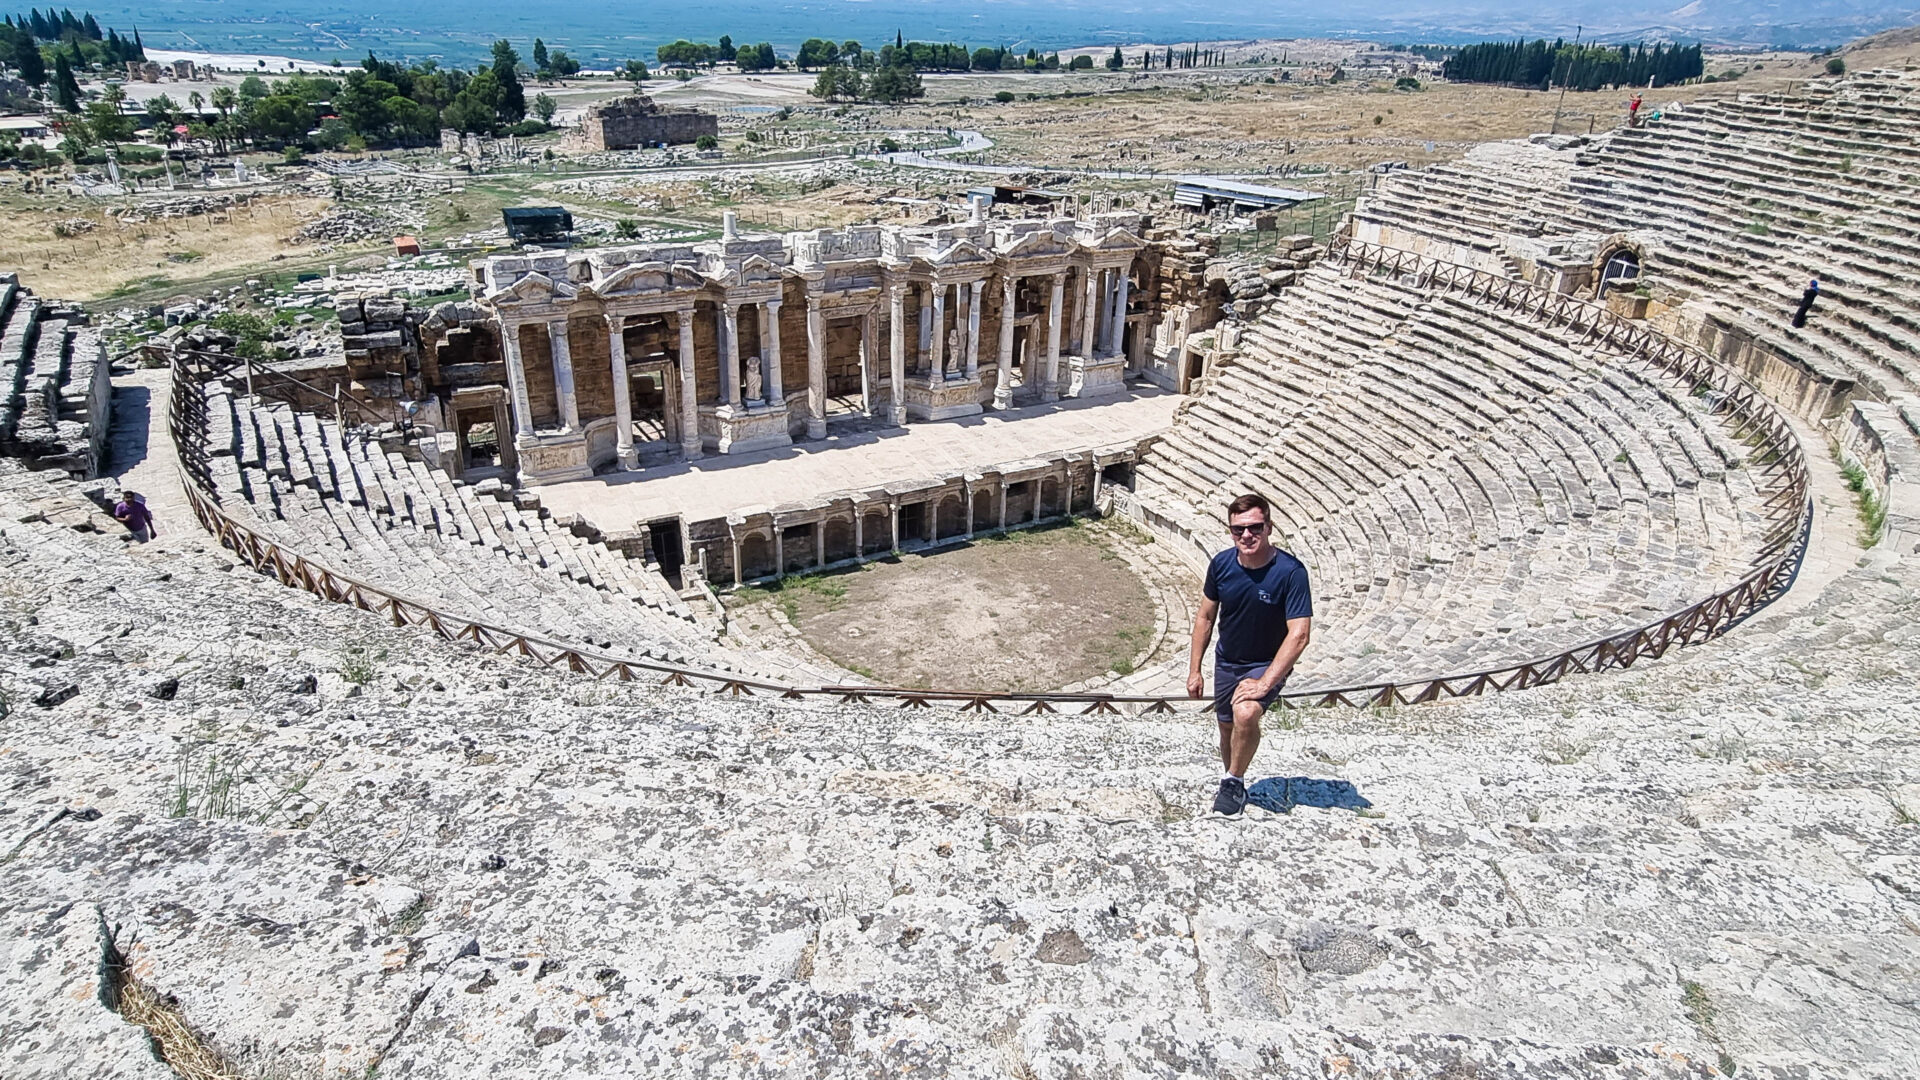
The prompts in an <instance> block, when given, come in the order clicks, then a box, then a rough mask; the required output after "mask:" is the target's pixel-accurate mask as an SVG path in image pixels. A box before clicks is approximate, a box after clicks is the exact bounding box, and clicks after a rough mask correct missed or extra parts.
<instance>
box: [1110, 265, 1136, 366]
mask: <svg viewBox="0 0 1920 1080" xmlns="http://www.w3.org/2000/svg"><path fill="white" fill-rule="evenodd" d="M1116 273H1118V274H1119V275H1120V282H1119V285H1118V287H1117V288H1115V289H1114V297H1113V354H1114V355H1115V356H1118V355H1120V350H1122V349H1124V348H1126V347H1127V290H1128V289H1130V288H1132V287H1133V279H1132V278H1131V277H1129V276H1128V275H1127V268H1126V267H1124V266H1123V267H1121V268H1120V269H1119V270H1118V271H1116Z"/></svg>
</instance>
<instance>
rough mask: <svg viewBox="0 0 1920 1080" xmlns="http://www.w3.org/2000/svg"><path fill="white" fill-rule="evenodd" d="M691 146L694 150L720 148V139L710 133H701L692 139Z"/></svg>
mask: <svg viewBox="0 0 1920 1080" xmlns="http://www.w3.org/2000/svg"><path fill="white" fill-rule="evenodd" d="M693 146H694V149H696V150H718V149H719V148H720V140H719V139H716V138H714V137H713V136H711V135H702V136H700V137H699V138H697V139H695V140H693Z"/></svg>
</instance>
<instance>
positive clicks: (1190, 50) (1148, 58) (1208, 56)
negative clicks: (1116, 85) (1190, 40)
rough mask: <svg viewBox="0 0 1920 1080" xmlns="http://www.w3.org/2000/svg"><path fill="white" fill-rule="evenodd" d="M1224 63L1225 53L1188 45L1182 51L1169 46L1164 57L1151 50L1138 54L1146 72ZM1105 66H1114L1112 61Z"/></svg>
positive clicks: (1117, 51) (1115, 51) (1222, 64)
mask: <svg viewBox="0 0 1920 1080" xmlns="http://www.w3.org/2000/svg"><path fill="white" fill-rule="evenodd" d="M1113 52H1114V55H1115V56H1118V55H1119V54H1120V50H1119V49H1118V48H1117V47H1116V48H1115V49H1114V50H1113ZM1226 62H1227V54H1226V53H1224V52H1222V51H1220V50H1219V49H1203V48H1201V47H1200V46H1199V45H1197V44H1195V45H1189V46H1187V47H1186V48H1184V49H1178V50H1176V49H1175V48H1174V47H1173V46H1171V45H1169V46H1167V51H1166V53H1165V55H1162V56H1158V57H1156V56H1155V55H1154V54H1153V51H1152V50H1151V49H1149V50H1148V51H1146V52H1143V53H1141V54H1140V67H1141V68H1142V69H1144V70H1147V71H1151V70H1153V69H1154V68H1155V67H1156V66H1158V67H1162V68H1168V69H1172V68H1198V67H1222V66H1224V65H1225V64H1226ZM1107 66H1108V67H1113V66H1114V65H1113V63H1112V61H1108V63H1107ZM1114 70H1116V71H1117V70H1119V69H1118V68H1114Z"/></svg>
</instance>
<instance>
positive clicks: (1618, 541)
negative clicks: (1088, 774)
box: [1137, 266, 1764, 688]
mask: <svg viewBox="0 0 1920 1080" xmlns="http://www.w3.org/2000/svg"><path fill="white" fill-rule="evenodd" d="M1239 353H1240V355H1239V356H1238V357H1237V358H1236V359H1234V360H1233V361H1232V362H1231V363H1228V364H1225V365H1223V366H1221V367H1220V368H1219V369H1218V370H1217V371H1216V372H1214V373H1212V374H1211V375H1210V376H1209V379H1208V382H1207V385H1206V388H1205V390H1204V392H1203V393H1201V394H1200V395H1199V396H1198V397H1197V398H1195V400H1194V401H1193V403H1192V404H1191V405H1190V406H1189V407H1188V408H1187V409H1186V410H1185V412H1184V413H1183V414H1182V415H1181V417H1180V419H1179V420H1178V422H1177V423H1176V425H1175V427H1174V429H1173V430H1172V432H1171V433H1169V435H1168V436H1167V438H1166V439H1165V440H1164V441H1163V443H1162V444H1160V445H1159V446H1157V447H1156V448H1155V451H1154V453H1153V454H1152V455H1150V456H1149V457H1148V458H1147V459H1146V460H1145V461H1143V462H1142V463H1141V465H1140V467H1139V469H1138V471H1137V475H1138V488H1139V495H1140V497H1141V498H1142V500H1143V501H1145V502H1146V503H1147V504H1149V505H1150V506H1151V507H1152V508H1153V509H1154V510H1155V511H1156V512H1158V513H1160V514H1162V515H1163V516H1165V517H1167V518H1169V519H1171V520H1173V521H1176V522H1180V523H1182V524H1183V525H1185V526H1187V527H1189V529H1190V531H1191V532H1192V534H1193V535H1195V536H1203V537H1205V536H1212V535H1215V534H1220V536H1221V544H1222V546H1224V543H1225V540H1224V534H1222V533H1221V532H1220V527H1219V520H1220V512H1221V510H1220V508H1221V507H1222V506H1224V505H1225V503H1227V502H1228V501H1229V500H1230V499H1231V498H1232V497H1233V496H1234V495H1236V494H1239V493H1240V492H1242V491H1248V490H1251V491H1258V492H1260V493H1262V494H1264V495H1266V496H1267V497H1268V498H1269V499H1271V500H1272V501H1273V503H1274V507H1275V520H1276V523H1277V525H1278V528H1279V533H1280V542H1282V543H1283V544H1285V545H1286V546H1288V547H1289V548H1290V549H1291V550H1292V551H1293V552H1294V553H1295V554H1296V555H1298V556H1300V558H1301V559H1302V560H1303V561H1304V562H1306V563H1307V565H1308V567H1309V568H1310V570H1311V572H1312V574H1313V577H1314V580H1315V592H1316V596H1317V598H1318V606H1319V612H1320V614H1321V615H1322V616H1323V617H1322V619H1321V620H1320V624H1321V627H1322V629H1320V630H1318V631H1317V632H1316V641H1315V645H1314V658H1313V661H1312V663H1311V664H1309V665H1308V666H1307V668H1306V669H1304V670H1303V673H1302V675H1303V678H1302V681H1301V682H1300V683H1299V684H1298V685H1301V686H1310V685H1312V686H1317V685H1335V684H1344V683H1356V682H1370V681H1377V680H1385V679H1403V678H1411V677H1417V676H1424V675H1433V674H1439V673H1443V672H1447V671H1463V670H1471V669H1475V668H1483V667H1497V666H1501V665H1503V664H1507V663H1512V662H1515V661H1518V660H1524V659H1527V658H1531V657H1535V656H1543V655H1550V654H1552V653H1553V652H1556V651H1558V650H1560V649H1562V648H1566V647H1570V646H1572V645H1576V644H1579V643H1581V642H1584V641H1587V640H1591V639H1593V638H1597V637H1600V636H1603V635H1604V634H1607V633H1611V632H1616V631H1619V630H1624V629H1628V628H1631V627H1635V626H1639V625H1642V624H1644V623H1646V622H1649V621H1651V620H1653V619H1656V618H1658V617H1659V616H1660V615H1663V614H1665V613H1667V612H1669V611H1672V610H1675V609H1678V608H1681V607H1684V606H1686V605H1687V604H1689V603H1692V602H1694V601H1695V600H1698V599H1700V598H1702V597H1705V596H1707V595H1710V594H1711V593H1713V592H1714V591H1716V590H1718V589H1721V588H1724V587H1726V586H1727V585H1729V584H1731V583H1732V582H1734V581H1736V580H1738V579H1739V578H1740V577H1741V576H1742V575H1744V574H1745V573H1746V572H1747V571H1748V570H1749V569H1750V568H1751V560H1752V558H1753V556H1754V554H1755V553H1756V551H1757V550H1758V549H1759V547H1760V546H1761V541H1760V540H1759V536H1760V534H1761V532H1762V531H1763V529H1764V520H1763V519H1762V518H1761V516H1760V514H1759V509H1760V506H1761V504H1762V502H1763V501H1764V500H1763V498H1762V493H1761V492H1760V491H1758V490H1756V486H1755V485H1756V481H1755V478H1754V477H1752V476H1751V475H1749V473H1748V470H1747V469H1746V462H1747V456H1748V448H1747V447H1746V446H1745V445H1744V444H1743V443H1741V442H1739V441H1737V440H1735V439H1734V438H1733V437H1732V436H1731V434H1730V433H1729V432H1728V430H1727V429H1726V428H1725V427H1724V426H1723V425H1722V424H1721V422H1720V421H1719V420H1718V419H1717V418H1716V417H1714V416H1713V415H1711V414H1710V412H1709V406H1708V402H1707V400H1706V399H1704V398H1701V397H1696V396H1695V395H1694V394H1693V392H1692V388H1691V387H1689V386H1686V385H1684V384H1682V383H1680V382H1678V381H1677V380H1675V379H1673V378H1671V377H1669V376H1667V375H1666V374H1664V373H1662V372H1660V371H1658V370H1652V369H1648V368H1645V367H1644V366H1641V365H1637V364H1632V363H1628V362H1626V361H1623V360H1622V359H1620V358H1618V357H1613V356H1609V355H1606V354H1604V353H1596V352H1594V351H1592V350H1591V349H1590V348H1585V347H1581V346H1578V345H1576V344H1570V343H1569V342H1567V341H1565V340H1562V339H1561V337H1560V336H1559V334H1558V332H1556V331H1551V330H1548V329H1547V328H1544V327H1541V326H1538V325H1536V324H1533V323H1531V322H1529V321H1526V320H1525V319H1524V318H1523V317H1520V316H1518V315H1514V314H1511V313H1507V312H1503V311H1501V310H1498V309H1490V308H1488V307H1486V306H1483V305H1479V304H1476V303H1474V302H1472V301H1470V300H1467V299H1464V298H1461V297H1458V296H1454V295H1450V294H1446V293H1438V292H1428V291H1426V290H1422V289H1418V288H1415V287H1412V286H1409V285H1403V284H1400V283H1397V282H1393V281H1389V280H1384V279H1379V278H1361V279H1353V278H1349V277H1347V276H1345V274H1344V272H1343V271H1342V270H1340V269H1339V268H1336V267H1333V266H1321V267H1316V268H1315V269H1314V270H1312V271H1310V272H1308V273H1307V274H1306V275H1305V276H1304V278H1303V281H1302V284H1301V285H1300V287H1299V288H1298V289H1296V290H1294V291H1292V292H1289V293H1288V294H1287V300H1286V303H1285V304H1283V305H1279V306H1277V307H1276V309H1274V310H1271V311H1269V312H1268V313H1267V314H1266V315H1265V316H1263V317H1262V318H1261V319H1260V320H1258V321H1257V322H1255V323H1253V324H1251V325H1250V326H1249V327H1247V328H1246V330H1245V331H1244V332H1243V335H1242V338H1241V341H1240V346H1239ZM1141 688H1145V687H1144V684H1141Z"/></svg>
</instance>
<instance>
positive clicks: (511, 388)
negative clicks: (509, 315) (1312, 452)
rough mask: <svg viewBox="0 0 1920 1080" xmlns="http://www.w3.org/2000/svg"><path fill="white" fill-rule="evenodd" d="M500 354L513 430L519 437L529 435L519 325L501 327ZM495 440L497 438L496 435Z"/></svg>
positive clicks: (530, 414)
mask: <svg viewBox="0 0 1920 1080" xmlns="http://www.w3.org/2000/svg"><path fill="white" fill-rule="evenodd" d="M500 352H501V353H502V359H504V360H506V362H507V390H508V392H509V393H511V394H512V395H513V430H514V432H515V433H516V434H519V435H531V434H533V406H532V405H531V404H529V403H528V400H527V367H526V361H525V360H523V359H522V358H521V355H520V324H518V323H504V324H503V325H502V326H501V328H500ZM495 438H499V434H498V433H496V435H495Z"/></svg>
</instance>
